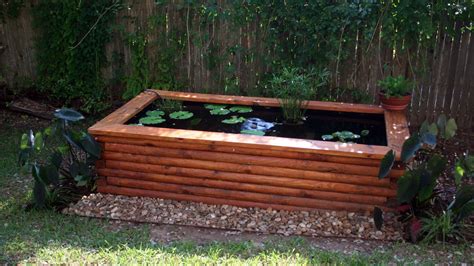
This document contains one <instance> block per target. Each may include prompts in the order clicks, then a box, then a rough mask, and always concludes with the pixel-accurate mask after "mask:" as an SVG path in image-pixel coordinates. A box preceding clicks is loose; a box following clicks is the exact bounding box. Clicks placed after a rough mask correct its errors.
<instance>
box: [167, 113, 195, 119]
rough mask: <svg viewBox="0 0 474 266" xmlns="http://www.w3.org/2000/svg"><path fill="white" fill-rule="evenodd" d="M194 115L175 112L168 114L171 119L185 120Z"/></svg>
mask: <svg viewBox="0 0 474 266" xmlns="http://www.w3.org/2000/svg"><path fill="white" fill-rule="evenodd" d="M193 116H194V114H193V113H191V112H188V111H177V112H173V113H171V114H170V118H171V119H178V120H185V119H188V118H191V117H193Z"/></svg>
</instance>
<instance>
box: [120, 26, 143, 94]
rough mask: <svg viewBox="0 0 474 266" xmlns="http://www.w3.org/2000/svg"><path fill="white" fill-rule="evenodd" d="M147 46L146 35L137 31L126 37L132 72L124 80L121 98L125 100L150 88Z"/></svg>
mask: <svg viewBox="0 0 474 266" xmlns="http://www.w3.org/2000/svg"><path fill="white" fill-rule="evenodd" d="M147 44H148V38H147V35H146V34H145V33H143V32H141V31H139V30H137V32H136V33H133V34H130V35H129V36H128V45H129V46H130V51H131V57H132V62H131V63H132V71H131V74H130V75H129V76H128V77H126V78H125V83H126V89H125V92H124V93H123V95H122V98H123V99H125V100H129V99H131V98H133V97H135V96H137V95H138V94H139V93H141V92H142V91H144V90H146V89H148V87H149V86H150V81H149V75H150V74H149V70H148V69H149V63H148V57H147V55H146V48H147Z"/></svg>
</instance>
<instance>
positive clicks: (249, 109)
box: [229, 106, 253, 114]
mask: <svg viewBox="0 0 474 266" xmlns="http://www.w3.org/2000/svg"><path fill="white" fill-rule="evenodd" d="M229 110H230V111H231V112H234V113H239V114H244V113H250V112H252V111H253V109H252V107H250V106H233V107H231V108H229Z"/></svg>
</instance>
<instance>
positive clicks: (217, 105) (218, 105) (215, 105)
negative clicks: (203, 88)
mask: <svg viewBox="0 0 474 266" xmlns="http://www.w3.org/2000/svg"><path fill="white" fill-rule="evenodd" d="M204 107H205V108H206V109H210V110H213V109H224V108H226V107H227V105H222V104H205V105H204Z"/></svg>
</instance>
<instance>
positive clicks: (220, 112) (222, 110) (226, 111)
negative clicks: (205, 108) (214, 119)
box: [209, 108, 230, 115]
mask: <svg viewBox="0 0 474 266" xmlns="http://www.w3.org/2000/svg"><path fill="white" fill-rule="evenodd" d="M209 113H210V114H211V115H227V114H229V113H230V110H229V109H225V108H216V109H212V110H210V111H209Z"/></svg>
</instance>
